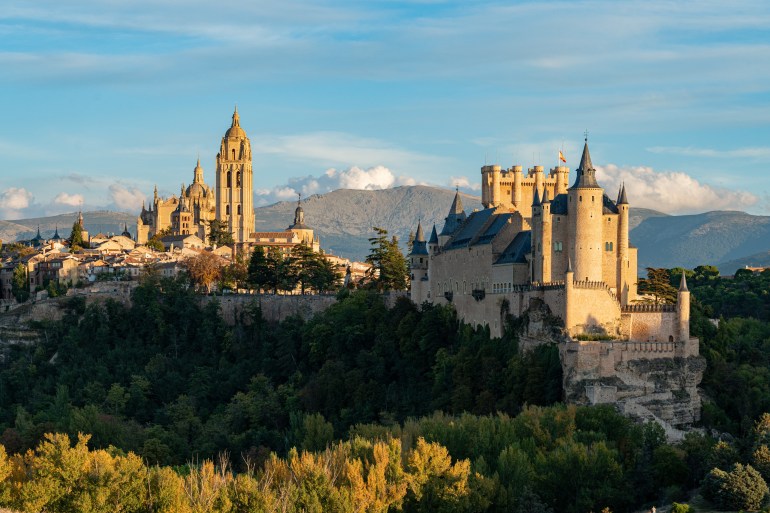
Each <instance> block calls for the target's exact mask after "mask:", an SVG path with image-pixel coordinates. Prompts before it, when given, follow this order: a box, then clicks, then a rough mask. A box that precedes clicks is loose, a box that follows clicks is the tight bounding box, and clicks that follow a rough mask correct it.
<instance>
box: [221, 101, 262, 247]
mask: <svg viewBox="0 0 770 513" xmlns="http://www.w3.org/2000/svg"><path fill="white" fill-rule="evenodd" d="M252 178H253V177H252V170H251V143H250V142H249V138H248V137H247V136H246V132H244V131H243V129H242V128H241V122H240V117H239V116H238V108H237V107H236V109H235V112H233V122H232V124H231V125H230V128H229V129H228V130H227V132H225V136H224V137H222V144H221V145H220V148H219V153H218V154H217V184H216V189H217V192H216V200H217V201H216V211H217V214H216V216H217V220H218V221H221V222H227V223H228V226H229V227H230V231H232V233H233V239H234V240H235V242H237V243H241V242H246V241H248V240H249V239H250V237H251V234H252V233H254V198H253V194H252V191H253V187H252Z"/></svg>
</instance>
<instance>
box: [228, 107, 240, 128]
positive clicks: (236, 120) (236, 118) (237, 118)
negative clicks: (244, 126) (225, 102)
mask: <svg viewBox="0 0 770 513" xmlns="http://www.w3.org/2000/svg"><path fill="white" fill-rule="evenodd" d="M230 126H231V127H234V126H241V118H240V116H238V105H236V106H235V111H233V124H232V125H230Z"/></svg>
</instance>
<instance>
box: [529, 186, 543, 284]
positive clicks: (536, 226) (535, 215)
mask: <svg viewBox="0 0 770 513" xmlns="http://www.w3.org/2000/svg"><path fill="white" fill-rule="evenodd" d="M533 194H534V195H533V197H532V236H531V242H532V246H531V249H530V255H531V257H532V258H531V259H530V262H531V263H530V266H531V268H530V273H529V279H530V281H533V282H535V281H542V280H541V278H542V263H543V259H542V258H541V257H542V253H543V241H542V236H543V231H542V226H541V225H542V217H541V215H540V193H539V192H538V189H537V187H535V190H534V193H533Z"/></svg>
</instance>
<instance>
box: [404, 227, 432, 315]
mask: <svg viewBox="0 0 770 513" xmlns="http://www.w3.org/2000/svg"><path fill="white" fill-rule="evenodd" d="M407 256H408V258H409V270H410V271H411V272H410V278H411V289H410V290H411V295H412V301H414V302H415V303H418V304H421V303H422V302H424V301H426V300H427V299H428V290H429V288H428V287H429V283H430V282H429V281H428V248H427V247H426V243H425V234H424V233H423V231H422V223H419V222H418V223H417V234H416V235H415V236H414V241H413V242H412V251H410V252H409V255H407Z"/></svg>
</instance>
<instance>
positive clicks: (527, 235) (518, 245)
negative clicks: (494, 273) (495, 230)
mask: <svg viewBox="0 0 770 513" xmlns="http://www.w3.org/2000/svg"><path fill="white" fill-rule="evenodd" d="M531 248H532V231H530V230H526V231H523V232H519V233H517V234H516V237H514V238H513V240H512V241H511V243H510V244H508V247H507V248H505V251H503V253H502V254H501V255H500V258H498V259H497V261H496V262H495V264H525V263H527V259H526V257H525V255H526V254H527V253H529V252H530V250H531Z"/></svg>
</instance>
